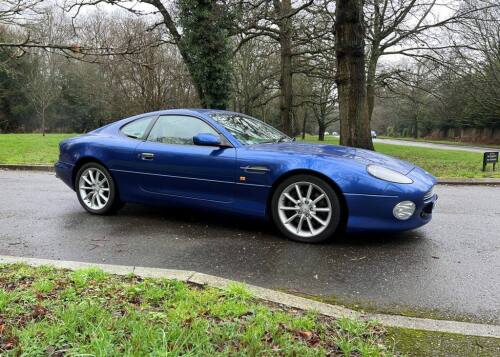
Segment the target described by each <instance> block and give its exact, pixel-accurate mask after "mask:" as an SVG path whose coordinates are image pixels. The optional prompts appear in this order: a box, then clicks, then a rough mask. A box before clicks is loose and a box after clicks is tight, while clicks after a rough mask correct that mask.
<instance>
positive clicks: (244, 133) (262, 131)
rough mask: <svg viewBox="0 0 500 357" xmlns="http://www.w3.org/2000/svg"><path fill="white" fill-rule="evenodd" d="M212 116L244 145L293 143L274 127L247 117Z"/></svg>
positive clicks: (215, 114)
mask: <svg viewBox="0 0 500 357" xmlns="http://www.w3.org/2000/svg"><path fill="white" fill-rule="evenodd" d="M210 116H211V117H212V119H214V120H215V121H216V122H218V123H219V124H221V125H222V126H223V127H224V128H226V130H227V131H229V132H230V133H231V135H233V136H234V137H235V138H236V139H237V140H238V141H239V142H240V143H241V144H243V145H252V144H262V143H279V142H284V141H287V142H288V141H292V139H291V138H290V137H289V136H287V135H285V134H283V133H282V132H280V131H279V130H277V129H275V128H273V127H272V126H270V125H268V124H266V123H264V122H262V121H260V120H258V119H255V118H252V117H248V116H246V115H241V114H230V113H213V114H210Z"/></svg>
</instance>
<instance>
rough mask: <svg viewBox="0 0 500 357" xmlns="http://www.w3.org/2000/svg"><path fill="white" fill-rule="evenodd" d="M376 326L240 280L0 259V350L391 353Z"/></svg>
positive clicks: (114, 353) (140, 353) (12, 352)
mask: <svg viewBox="0 0 500 357" xmlns="http://www.w3.org/2000/svg"><path fill="white" fill-rule="evenodd" d="M384 333H385V332H384V330H383V329H381V328H380V327H379V326H377V325H376V323H374V322H370V323H367V322H361V321H357V320H351V319H338V320H335V319H332V318H327V317H324V316H320V315H318V314H315V313H311V312H303V311H297V310H292V309H284V308H283V307H280V306H277V305H271V304H268V303H265V302H263V301H261V300H257V299H255V298H253V297H252V296H251V294H250V293H249V292H248V290H247V289H246V288H245V287H244V285H240V284H233V285H231V286H230V287H228V288H227V289H226V290H219V289H215V288H208V287H203V286H198V285H191V284H187V283H183V282H178V281H173V280H165V279H142V278H140V277H137V276H134V275H128V276H117V275H110V274H106V273H104V272H103V271H101V270H98V269H94V268H87V269H83V270H77V271H68V270H61V269H55V268H52V267H38V268H34V267H29V266H27V265H23V264H11V265H0V355H3V356H19V355H26V356H43V355H50V356H63V355H80V356H82V355H85V356H90V355H92V356H146V355H148V356H149V355H152V356H159V355H162V356H165V355H167V354H168V355H172V356H178V355H188V356H213V355H249V356H257V355H263V356H271V355H280V356H282V355H286V356H324V355H331V356H349V355H351V356H391V355H393V352H392V350H391V348H387V347H386V345H385V341H386V340H385V335H384ZM391 341H394V340H393V338H391Z"/></svg>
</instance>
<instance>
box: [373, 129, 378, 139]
mask: <svg viewBox="0 0 500 357" xmlns="http://www.w3.org/2000/svg"><path fill="white" fill-rule="evenodd" d="M376 138H377V132H376V131H375V130H372V139H376Z"/></svg>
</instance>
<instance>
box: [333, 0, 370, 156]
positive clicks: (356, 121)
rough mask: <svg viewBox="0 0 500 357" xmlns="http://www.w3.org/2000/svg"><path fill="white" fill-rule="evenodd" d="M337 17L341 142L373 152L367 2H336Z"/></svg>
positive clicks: (339, 0) (353, 0)
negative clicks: (367, 70)
mask: <svg viewBox="0 0 500 357" xmlns="http://www.w3.org/2000/svg"><path fill="white" fill-rule="evenodd" d="M335 17H336V22H335V43H336V48H335V52H336V56H337V75H336V78H335V80H336V82H337V87H338V92H339V117H340V143H341V144H342V145H348V146H354V147H359V148H364V149H370V150H373V143H372V138H371V135H370V122H369V120H368V111H367V105H366V104H367V103H366V74H365V41H364V36H365V33H364V27H363V1H362V0H336V16H335Z"/></svg>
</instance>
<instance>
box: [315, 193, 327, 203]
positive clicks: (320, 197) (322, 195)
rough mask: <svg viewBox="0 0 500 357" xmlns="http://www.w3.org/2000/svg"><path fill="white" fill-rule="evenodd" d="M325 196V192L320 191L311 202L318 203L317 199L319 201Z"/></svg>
mask: <svg viewBox="0 0 500 357" xmlns="http://www.w3.org/2000/svg"><path fill="white" fill-rule="evenodd" d="M325 197H326V196H325V194H324V193H322V194H321V195H319V196H318V197H316V198H315V199H314V200H313V201H312V203H313V204H316V203H318V202H319V201H321V200H322V199H323V198H325Z"/></svg>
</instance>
